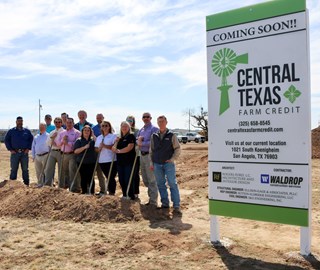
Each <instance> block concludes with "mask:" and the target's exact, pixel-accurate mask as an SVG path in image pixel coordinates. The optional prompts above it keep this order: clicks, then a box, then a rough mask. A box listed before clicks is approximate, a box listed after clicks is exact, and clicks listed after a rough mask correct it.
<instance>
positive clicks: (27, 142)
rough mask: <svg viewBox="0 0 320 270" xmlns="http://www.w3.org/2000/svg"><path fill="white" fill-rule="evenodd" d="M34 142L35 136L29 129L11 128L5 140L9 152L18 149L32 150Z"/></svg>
mask: <svg viewBox="0 0 320 270" xmlns="http://www.w3.org/2000/svg"><path fill="white" fill-rule="evenodd" d="M32 141H33V136H32V134H31V132H30V130H29V129H27V128H22V129H18V128H16V127H14V128H11V129H9V131H8V132H7V134H6V136H5V138H4V143H5V145H6V147H7V149H8V150H9V151H12V150H16V149H29V150H31V145H32Z"/></svg>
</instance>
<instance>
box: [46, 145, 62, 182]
mask: <svg viewBox="0 0 320 270" xmlns="http://www.w3.org/2000/svg"><path fill="white" fill-rule="evenodd" d="M56 163H58V172H60V167H61V152H60V151H54V150H51V152H50V155H49V158H48V161H47V166H46V170H45V176H46V182H45V185H47V186H52V184H53V178H54V172H55V170H56ZM58 177H59V175H58Z"/></svg>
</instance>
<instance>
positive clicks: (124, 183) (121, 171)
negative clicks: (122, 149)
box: [117, 164, 134, 199]
mask: <svg viewBox="0 0 320 270" xmlns="http://www.w3.org/2000/svg"><path fill="white" fill-rule="evenodd" d="M117 169H118V177H119V183H120V186H121V189H122V195H123V196H124V197H126V196H127V188H128V185H129V179H130V175H131V171H132V165H119V164H118V166H117ZM132 178H133V177H132ZM133 181H134V179H131V185H130V187H129V192H128V196H129V197H130V198H131V199H134V193H133V187H134V184H133Z"/></svg>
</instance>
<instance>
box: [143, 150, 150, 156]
mask: <svg viewBox="0 0 320 270" xmlns="http://www.w3.org/2000/svg"><path fill="white" fill-rule="evenodd" d="M148 154H149V152H144V151H141V155H143V156H145V155H148Z"/></svg>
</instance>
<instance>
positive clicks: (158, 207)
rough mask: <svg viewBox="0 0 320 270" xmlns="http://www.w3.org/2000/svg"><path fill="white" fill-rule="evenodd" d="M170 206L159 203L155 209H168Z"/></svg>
mask: <svg viewBox="0 0 320 270" xmlns="http://www.w3.org/2000/svg"><path fill="white" fill-rule="evenodd" d="M169 208H170V207H169V206H168V205H161V206H157V209H169Z"/></svg>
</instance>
